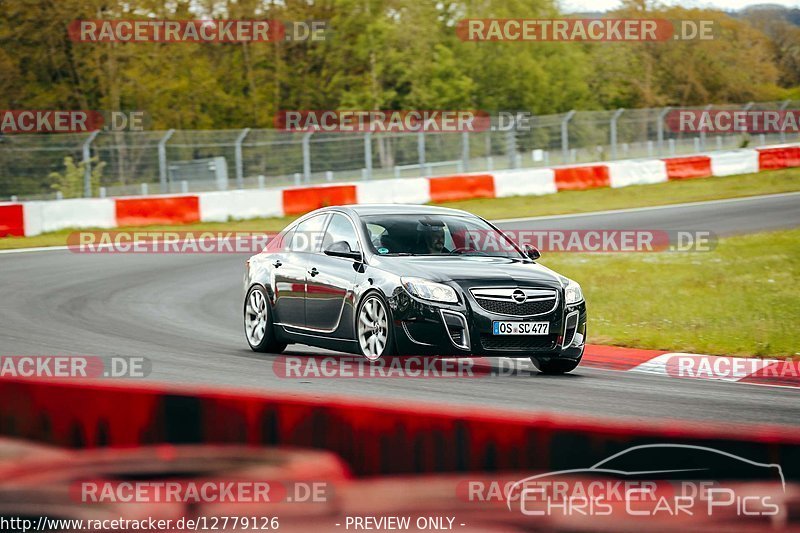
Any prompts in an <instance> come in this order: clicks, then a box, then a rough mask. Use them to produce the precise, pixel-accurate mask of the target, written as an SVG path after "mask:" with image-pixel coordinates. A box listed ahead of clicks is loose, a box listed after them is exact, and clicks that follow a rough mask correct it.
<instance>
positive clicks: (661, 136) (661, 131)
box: [656, 106, 672, 155]
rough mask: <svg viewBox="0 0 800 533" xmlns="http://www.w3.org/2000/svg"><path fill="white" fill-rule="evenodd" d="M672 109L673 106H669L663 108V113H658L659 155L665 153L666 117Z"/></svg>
mask: <svg viewBox="0 0 800 533" xmlns="http://www.w3.org/2000/svg"><path fill="white" fill-rule="evenodd" d="M670 111H672V108H671V107H669V106H667V107H665V108H664V109H662V110H661V113H659V114H658V124H656V135H657V139H658V155H661V154H663V153H664V119H665V118H666V117H667V113H669V112H670Z"/></svg>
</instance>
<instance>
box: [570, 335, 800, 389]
mask: <svg viewBox="0 0 800 533" xmlns="http://www.w3.org/2000/svg"><path fill="white" fill-rule="evenodd" d="M581 366H586V367H590V368H600V369H604V370H618V371H625V372H638V373H644V374H652V375H658V376H665V377H671V378H684V379H687V378H688V379H705V380H718V381H730V382H739V383H751V384H756V385H772V386H782V387H800V361H798V360H794V361H792V360H788V359H787V360H782V359H758V358H751V357H729V356H719V355H703V354H693V353H683V352H667V351H664V350H640V349H635V348H620V347H616V346H599V345H589V346H587V347H586V351H585V353H584V355H583V362H582V363H581Z"/></svg>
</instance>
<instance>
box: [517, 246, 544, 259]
mask: <svg viewBox="0 0 800 533" xmlns="http://www.w3.org/2000/svg"><path fill="white" fill-rule="evenodd" d="M522 250H523V251H524V252H525V255H526V256H528V259H530V260H532V261H536V260H537V259H539V258H540V257H542V252H540V251H539V249H538V248H537V247H535V246H532V245H530V244H526V245H525V246H523V247H522Z"/></svg>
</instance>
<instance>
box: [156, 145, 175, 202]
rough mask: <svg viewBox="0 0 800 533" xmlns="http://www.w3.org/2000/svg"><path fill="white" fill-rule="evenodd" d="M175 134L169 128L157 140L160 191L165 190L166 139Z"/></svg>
mask: <svg viewBox="0 0 800 533" xmlns="http://www.w3.org/2000/svg"><path fill="white" fill-rule="evenodd" d="M174 134H175V130H169V131H167V133H166V134H165V135H164V136H163V137H161V140H160V141H158V180H159V182H160V183H161V192H167V141H169V139H170V137H172V136H173V135H174Z"/></svg>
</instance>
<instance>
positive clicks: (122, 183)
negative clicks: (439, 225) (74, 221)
mask: <svg viewBox="0 0 800 533" xmlns="http://www.w3.org/2000/svg"><path fill="white" fill-rule="evenodd" d="M798 106H800V101H783V102H761V103H750V104H746V105H727V106H717V105H715V106H710V105H709V106H705V107H698V108H692V109H693V110H696V111H703V110H708V111H712V110H713V111H720V110H729V111H733V110H742V111H746V110H765V111H766V110H797V109H798V108H799V107H798ZM682 109H686V108H682ZM671 110H672V109H671V108H668V107H667V108H653V109H619V110H614V111H577V112H576V111H570V112H568V113H563V114H558V115H540V116H530V115H522V114H520V115H517V116H518V120H517V121H516V123H514V121H513V120H512V119H510V118H509V117H513V115H512V114H505V115H504V116H503V117H500V116H498V117H494V118H493V120H492V128H491V129H489V130H487V131H482V132H473V133H372V134H366V133H360V134H343V133H286V132H281V131H277V130H257V129H252V130H251V129H243V130H205V131H198V130H169V131H149V132H121V131H118V132H93V133H88V134H62V135H53V134H50V135H47V134H38V135H3V136H0V200H6V199H11V200H32V199H53V198H61V197H70V196H86V197H89V196H93V197H97V196H100V197H102V196H122V195H138V194H153V193H160V192H172V193H175V192H197V191H208V190H220V189H228V188H264V187H277V186H282V185H301V184H308V183H326V182H335V181H342V180H348V181H351V180H360V179H384V178H392V177H411V176H436V175H443V174H451V173H454V172H474V171H486V170H495V169H505V168H523V167H536V166H550V165H561V164H569V163H585V162H591V161H608V160H614V159H630V158H643V157H668V156H675V155H683V154H692V153H699V152H705V151H712V150H721V149H732V148H739V147H744V146H751V147H752V146H762V145H765V144H774V143H780V142H792V141H795V142H796V141H799V140H800V136H798V134H797V133H791V134H785V133H769V134H754V135H747V134H713V135H712V134H704V133H681V132H676V131H674V128H670V127H668V125H667V115H668V113H669V112H670V111H671ZM523 117H524V119H523ZM67 158H70V159H71V163H72V164H71V165H69V164H68V162H67V161H66V160H67ZM70 180H72V182H75V183H76V185H75V186H72V187H66V186H64V183H65V181H67V182H69V181H70Z"/></svg>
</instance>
